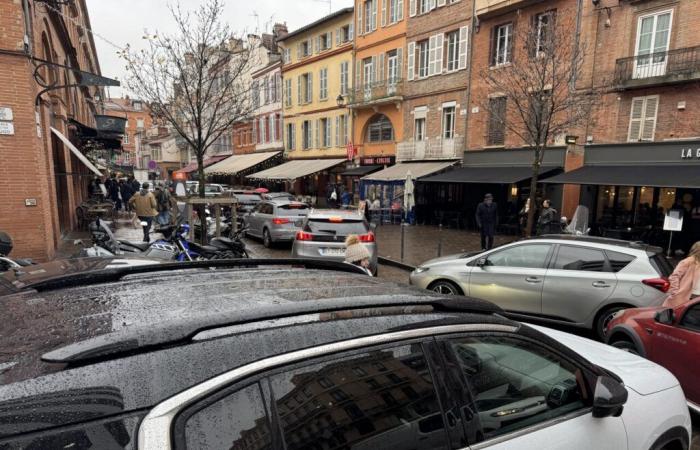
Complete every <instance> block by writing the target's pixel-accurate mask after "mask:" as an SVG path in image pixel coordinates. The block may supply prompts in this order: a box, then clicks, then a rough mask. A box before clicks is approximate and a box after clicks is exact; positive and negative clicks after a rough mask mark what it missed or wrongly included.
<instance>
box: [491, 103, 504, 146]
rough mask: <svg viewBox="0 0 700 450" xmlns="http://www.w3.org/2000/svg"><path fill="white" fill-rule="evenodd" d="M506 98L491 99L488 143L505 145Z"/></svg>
mask: <svg viewBox="0 0 700 450" xmlns="http://www.w3.org/2000/svg"><path fill="white" fill-rule="evenodd" d="M505 121H506V98H505V97H494V98H491V99H489V134H488V145H504V144H505V141H506V122H505Z"/></svg>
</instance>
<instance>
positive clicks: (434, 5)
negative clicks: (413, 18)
mask: <svg viewBox="0 0 700 450" xmlns="http://www.w3.org/2000/svg"><path fill="white" fill-rule="evenodd" d="M428 6H429V8H428V9H429V10H430V11H432V10H433V9H435V8H437V2H436V1H435V0H430V3H429V5H428Z"/></svg>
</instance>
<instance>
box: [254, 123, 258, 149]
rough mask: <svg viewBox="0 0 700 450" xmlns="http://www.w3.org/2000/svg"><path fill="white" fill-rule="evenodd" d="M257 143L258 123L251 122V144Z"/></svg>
mask: <svg viewBox="0 0 700 450" xmlns="http://www.w3.org/2000/svg"><path fill="white" fill-rule="evenodd" d="M257 143H258V121H257V120H253V144H257Z"/></svg>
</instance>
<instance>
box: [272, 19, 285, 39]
mask: <svg viewBox="0 0 700 450" xmlns="http://www.w3.org/2000/svg"><path fill="white" fill-rule="evenodd" d="M288 33H289V30H287V23H286V22H285V23H276V24H275V26H274V27H272V35H273V36H274V37H275V41H278V40H279V39H282V38H283V37H285V36H286V35H287V34H288Z"/></svg>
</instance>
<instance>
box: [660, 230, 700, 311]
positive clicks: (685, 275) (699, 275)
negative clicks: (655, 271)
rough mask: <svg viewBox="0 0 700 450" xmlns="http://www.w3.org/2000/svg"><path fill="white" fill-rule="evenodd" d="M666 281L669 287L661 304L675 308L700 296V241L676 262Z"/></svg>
mask: <svg viewBox="0 0 700 450" xmlns="http://www.w3.org/2000/svg"><path fill="white" fill-rule="evenodd" d="M668 281H670V283H671V287H670V289H669V290H668V294H669V295H668V297H666V300H664V303H663V306H666V307H669V308H675V307H676V306H679V305H682V304H684V303H685V302H688V301H690V300H692V299H694V298H696V297H698V296H700V241H698V242H696V243H695V244H693V246H692V247H690V252H689V253H688V257H687V258H685V259H684V260H683V261H681V262H680V263H678V265H677V266H676V269H675V270H674V271H673V273H672V274H671V276H670V277H668Z"/></svg>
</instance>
